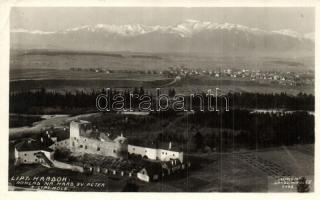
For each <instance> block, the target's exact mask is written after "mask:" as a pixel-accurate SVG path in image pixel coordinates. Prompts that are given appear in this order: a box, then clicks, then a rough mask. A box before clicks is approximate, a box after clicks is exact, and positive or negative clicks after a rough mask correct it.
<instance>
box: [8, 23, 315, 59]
mask: <svg viewBox="0 0 320 200" xmlns="http://www.w3.org/2000/svg"><path fill="white" fill-rule="evenodd" d="M11 44H12V45H13V47H24V48H28V47H29V48H46V47H48V46H56V47H58V48H63V49H74V50H79V49H81V50H106V51H142V52H143V51H146V52H208V53H210V52H217V53H218V52H220V53H223V52H226V51H228V52H238V51H259V52H260V51H263V52H264V51H313V50H314V33H308V34H305V35H303V34H300V33H298V32H296V31H292V30H288V29H285V30H276V31H266V30H262V29H258V28H250V27H247V26H243V25H239V24H230V23H223V24H219V23H214V22H209V21H198V20H185V21H183V22H181V23H179V24H176V25H173V26H159V25H157V26H147V25H142V24H132V25H107V24H97V25H85V26H80V27H74V28H69V29H66V30H60V31H52V32H46V31H41V30H25V29H14V30H12V31H11Z"/></svg>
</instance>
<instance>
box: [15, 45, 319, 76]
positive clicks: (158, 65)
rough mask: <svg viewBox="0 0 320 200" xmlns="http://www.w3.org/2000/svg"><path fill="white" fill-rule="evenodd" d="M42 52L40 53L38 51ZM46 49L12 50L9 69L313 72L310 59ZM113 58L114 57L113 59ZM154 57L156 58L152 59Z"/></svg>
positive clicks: (312, 62) (304, 57) (305, 57)
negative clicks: (74, 68)
mask: <svg viewBox="0 0 320 200" xmlns="http://www.w3.org/2000/svg"><path fill="white" fill-rule="evenodd" d="M41 51H42V52H41ZM48 52H49V51H47V50H37V51H36V53H34V52H33V51H31V52H30V51H23V50H12V52H11V58H10V67H11V69H26V68H36V69H69V68H71V67H77V68H83V69H88V68H97V67H101V68H105V69H117V70H163V69H167V68H168V67H178V66H181V65H184V66H185V67H187V68H200V69H211V70H215V69H220V68H221V69H225V68H235V69H236V68H247V69H256V70H266V71H268V70H276V71H303V70H314V57H313V56H303V57H296V56H292V55H291V56H290V55H288V56H282V57H277V56H274V55H273V56H272V55H270V56H267V55H265V56H259V55H252V56H219V55H197V54H179V53H172V54H167V53H134V52H67V53H63V52H62V53H59V52H56V53H54V54H53V53H50V52H49V53H48ZM115 55H116V56H115ZM155 58H156V59H155Z"/></svg>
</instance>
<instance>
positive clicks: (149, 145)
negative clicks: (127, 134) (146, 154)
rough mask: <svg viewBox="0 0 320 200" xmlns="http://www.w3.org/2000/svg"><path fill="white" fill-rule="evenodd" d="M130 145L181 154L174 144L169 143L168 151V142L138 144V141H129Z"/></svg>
mask: <svg viewBox="0 0 320 200" xmlns="http://www.w3.org/2000/svg"><path fill="white" fill-rule="evenodd" d="M129 144H130V145H134V146H139V147H146V148H152V149H162V150H167V151H175V152H182V149H181V147H179V146H178V145H177V144H176V143H171V148H170V149H169V142H142V143H141V142H139V141H129Z"/></svg>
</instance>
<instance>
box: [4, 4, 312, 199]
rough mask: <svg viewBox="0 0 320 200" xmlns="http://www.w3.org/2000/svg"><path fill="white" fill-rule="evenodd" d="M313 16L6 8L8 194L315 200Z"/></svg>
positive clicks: (261, 11) (224, 10)
mask: <svg viewBox="0 0 320 200" xmlns="http://www.w3.org/2000/svg"><path fill="white" fill-rule="evenodd" d="M315 16H316V9H315V7H303V6H301V7H283V6H281V7H280V6H279V7H270V6H269V7H261V6H260V7H244V6H243V7H239V6H234V7H230V6H229V7H213V6H212V7H210V6H207V7H197V6H187V5H186V6H183V5H181V6H179V7H170V6H168V7H165V6H162V7H156V6H155V7H152V6H148V7H137V6H121V7H97V6H96V7H90V6H87V7H77V6H76V4H75V5H74V6H72V7H70V6H68V7H63V6H61V7H49V6H47V7H42V6H41V7H36V6H35V7H32V6H14V7H11V9H10V16H9V35H10V40H9V46H10V47H9V53H10V55H9V70H8V71H9V75H8V76H9V83H8V85H9V89H8V90H9V94H8V99H9V100H8V102H9V105H8V110H9V116H7V117H8V121H9V122H8V125H9V128H8V130H9V132H8V133H5V132H3V133H2V134H4V135H8V139H6V138H5V139H6V140H9V141H8V146H7V147H6V148H7V149H8V160H7V161H6V162H7V163H8V177H7V183H8V190H9V191H11V192H18V193H19V191H38V192H39V191H40V192H44V191H47V192H48V191H56V192H107V193H108V192H155V193H168V192H181V193H186V192H188V193H190V192H192V193H220V192H227V193H239V192H240V193H313V192H314V191H315V185H314V184H315V181H317V180H315V143H316V141H315V56H316V54H315V49H316V48H315V44H316V43H315V31H316V30H315V29H316V17H315Z"/></svg>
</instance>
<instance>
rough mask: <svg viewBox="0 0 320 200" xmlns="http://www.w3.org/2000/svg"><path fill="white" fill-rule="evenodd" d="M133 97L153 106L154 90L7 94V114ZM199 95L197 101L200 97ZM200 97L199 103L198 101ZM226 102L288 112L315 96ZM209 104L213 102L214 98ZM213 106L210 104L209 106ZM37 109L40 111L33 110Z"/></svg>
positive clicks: (252, 96)
mask: <svg viewBox="0 0 320 200" xmlns="http://www.w3.org/2000/svg"><path fill="white" fill-rule="evenodd" d="M131 93H132V94H134V95H139V96H141V95H144V94H146V95H149V96H150V98H151V100H152V104H156V103H158V102H156V99H157V98H156V96H157V94H154V93H155V92H154V91H153V93H152V92H150V91H148V90H145V89H144V88H134V89H133V90H132V91H130V90H124V91H118V90H109V91H105V90H96V91H95V90H92V91H90V92H85V91H75V92H64V93H61V92H56V91H46V90H45V89H39V90H35V91H25V92H19V93H11V94H10V112H12V113H32V112H35V110H36V111H37V112H40V113H41V109H43V108H57V109H56V112H68V111H69V110H71V109H74V108H85V109H96V98H97V96H98V95H99V94H107V95H108V97H110V98H109V99H110V102H108V103H109V104H112V103H113V102H114V100H113V97H114V96H115V95H117V94H121V96H123V97H124V101H125V102H126V105H125V106H126V107H128V106H129V105H128V102H130V98H131V97H130V94H131ZM167 93H168V96H169V97H170V99H171V100H172V99H173V98H172V97H173V96H174V95H175V94H176V91H175V89H174V88H172V89H169V90H168V92H167ZM199 96H200V98H199ZM201 97H202V100H201ZM224 97H226V98H227V99H228V104H229V105H228V106H229V107H230V108H231V109H232V108H241V109H248V108H250V109H258V108H260V109H289V110H314V96H313V95H311V94H310V95H307V94H298V95H296V96H292V95H288V94H285V93H281V94H260V93H228V94H226V95H223V96H221V97H219V98H218V99H219V101H218V103H219V107H224V106H225V98H224ZM211 98H212V102H213V103H215V102H216V101H215V99H214V97H211ZM141 101H142V100H139V99H137V98H133V99H132V98H131V106H132V107H133V108H138V106H139V103H140V102H141ZM208 101H209V99H208V97H207V96H206V94H205V93H201V94H199V95H198V96H197V97H195V98H194V101H193V104H192V108H193V109H195V110H197V109H200V106H201V105H202V106H203V107H204V109H206V108H207V105H208ZM185 102H186V106H185V107H186V108H189V107H190V106H189V105H190V96H185ZM211 104H212V103H211ZM36 108H39V109H36ZM222 110H223V109H222Z"/></svg>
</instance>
